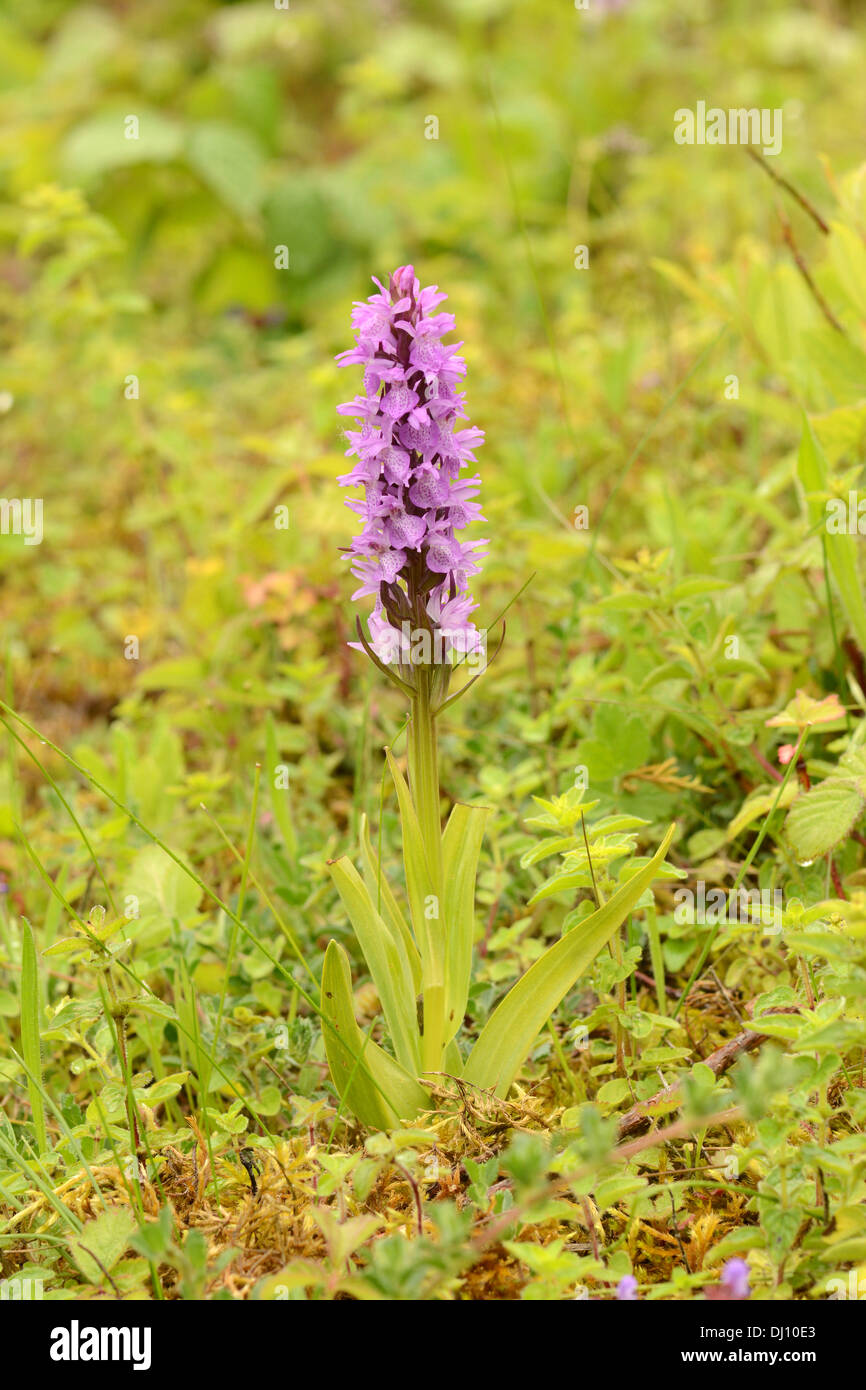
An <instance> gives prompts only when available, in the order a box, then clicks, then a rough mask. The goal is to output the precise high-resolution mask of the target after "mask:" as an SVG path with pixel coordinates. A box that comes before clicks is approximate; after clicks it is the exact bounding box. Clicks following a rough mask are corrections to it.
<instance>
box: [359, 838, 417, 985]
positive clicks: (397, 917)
mask: <svg viewBox="0 0 866 1390" xmlns="http://www.w3.org/2000/svg"><path fill="white" fill-rule="evenodd" d="M361 868H362V870H363V874H364V882H365V883H366V885H367V892H368V893H369V894H370V901H371V902H372V903H373V905H374V907H375V908H376V910H377V911H378V912H381V914H382V916H383V917H384V919H385V921H386V922H387V923H388V925H389V926H390V928H391V935H392V936H393V937H394V939H395V940H397V941H402V943H403V950H404V952H405V954H406V959H407V960H408V962H409V969H410V970H411V971H412V984H413V987H414V990H415V993H416V995H417V994H418V993H420V990H421V957H420V956H419V954H418V947H417V946H416V945H415V941H414V939H413V937H412V933H411V932H410V930H409V928H408V926H407V925H406V919H405V917H404V916H403V913H402V912H401V911H400V908H399V907H398V905H397V900H396V898H395V897H394V894H393V893H392V892H391V886H390V884H389V883H388V880H387V879H386V877H385V875H384V873H382V871H381V868H380V866H379V859H378V856H377V854H376V852H375V850H374V849H373V846H372V844H371V843H370V827H369V825H368V823H367V817H366V816H362V817H361Z"/></svg>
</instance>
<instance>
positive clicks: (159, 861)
mask: <svg viewBox="0 0 866 1390" xmlns="http://www.w3.org/2000/svg"><path fill="white" fill-rule="evenodd" d="M125 892H126V894H127V895H128V896H130V897H134V898H137V899H138V911H139V916H140V917H150V916H163V917H164V918H165V919H166V920H167V921H169V922H171V921H178V922H183V921H185V920H186V919H187V918H188V917H192V916H193V914H194V913H195V911H196V909H197V908H198V904H199V899H200V897H201V890H200V889H199V887H198V885H197V884H196V883H195V882H194V881H193V880H192V879H191V878H190V877H189V875H188V874H186V873H184V871H183V869H182V868H181V867H180V865H179V864H176V863H175V862H174V860H173V859H171V858H170V857H169V855H167V854H166V853H165V851H164V850H163V849H160V847H159V845H147V846H146V847H145V848H144V849H141V850H139V851H138V853H137V854H136V856H135V858H134V859H133V861H132V865H131V867H130V870H129V877H128V879H127V884H126V889H125Z"/></svg>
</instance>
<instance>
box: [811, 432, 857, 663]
mask: <svg viewBox="0 0 866 1390" xmlns="http://www.w3.org/2000/svg"><path fill="white" fill-rule="evenodd" d="M797 472H798V475H799V478H800V482H801V483H802V485H803V489H804V491H805V492H806V495H807V506H808V509H809V520H810V522H811V524H812V526H816V527H819V528H820V532H821V534H822V535H823V537H824V541H825V544H826V547H827V561H828V564H829V566H830V572H831V574H832V575H833V579H834V582H835V584H836V588H837V589H838V591H839V596H840V598H841V600H842V605H843V607H844V609H845V612H846V614H847V616H848V621H849V623H850V624H851V627H852V629H853V631H854V635H855V637H856V638H857V642H858V645H859V647H860V649H861V651H866V605H864V602H863V589H862V587H861V584H860V575H859V572H858V569H857V537H856V536H849V535H845V534H833V533H831V532H829V531H827V529H826V525H825V520H826V518H825V512H824V498H823V494H824V493H826V491H827V488H828V469H827V460H826V459H825V458H824V454H823V452H822V450H821V446H820V444H819V443H818V440H817V439H816V437H815V432H814V430H813V429H812V426H811V424H810V422H809V419H808V417H804V421H803V437H802V440H801V442H800V453H799V456H798V459H797Z"/></svg>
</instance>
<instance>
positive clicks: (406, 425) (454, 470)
mask: <svg viewBox="0 0 866 1390" xmlns="http://www.w3.org/2000/svg"><path fill="white" fill-rule="evenodd" d="M373 283H374V284H375V285H376V287H377V292H376V293H375V294H372V295H370V297H369V299H367V300H364V301H359V302H357V303H355V305H354V307H353V310H352V326H353V329H354V333H355V338H356V343H355V346H354V347H352V348H350V349H349V350H348V351H346V352H342V353H340V354H339V356H338V357H337V359H336V360H337V362H338V364H339V365H340V366H342V367H348V366H361V367H363V369H364V382H363V393H362V394H359V395H357V396H355V397H354V398H353V399H352V400H351V401H347V402H346V403H345V404H343V405H340V406H338V407H337V410H338V413H339V414H340V415H343V416H348V417H350V418H352V419H354V420H355V421H356V422H357V424H358V425H359V428H357V429H354V430H348V431H347V433H346V437H347V440H348V443H349V448H348V449H347V451H346V453H347V456H348V457H350V458H353V459H354V460H355V463H354V465H353V467H352V468H351V470H350V471H349V472H347V473H344V474H342V475H341V476H340V477H339V478H338V479H337V481H338V482H339V483H340V485H341V486H342V487H363V489H364V496H363V498H362V499H357V498H353V499H350V500H349V501H348V502H347V505H348V506H349V507H351V508H352V510H353V511H355V512H356V513H357V514H358V515H359V517H360V518H361V521H362V529H361V531H360V532H359V533H358V535H356V536H355V537H354V539H353V540H352V542H351V544H350V545H349V546H348V547H347V551H346V553H347V556H348V558H349V561H350V564H351V568H352V573H353V575H354V576H355V578H356V579H358V580H359V581H360V587H359V588H358V589H356V591H355V593H354V594H353V595H352V597H353V599H357V598H362V597H366V596H374V597H375V599H376V603H375V607H374V611H373V614H372V615H371V617H370V620H369V632H370V637H371V640H372V641H373V646H374V650H375V649H376V648H377V647H380V646H384V645H385V644H386V643H387V644H389V645H390V646H391V647H392V649H397V650H400V643H401V641H402V639H401V636H400V632H399V624H398V623H397V622H396V621H395V620H397V619H398V618H399V617H400V616H401V615H402V614H403V613H404V612H406V613H410V614H412V615H413V617H414V618H416V619H418V620H420V622H421V623H422V624H423V625H424V626H427V627H429V628H430V629H431V630H437V631H440V630H441V631H442V632H443V633H444V634H445V637H446V643H447V647H448V649H450V650H453V651H457V652H464V653H465V652H467V651H471V650H473V649H474V647H475V646H476V644H477V641H478V636H479V635H478V633H477V631H476V629H475V626H474V624H473V623H472V622H471V621H470V619H469V613H470V612H471V611H472V610H473V609H474V607H475V604H474V603H473V602H472V599H471V596H470V594H469V592H468V583H469V580H470V578H471V576H472V575H474V574H477V573H478V571H479V570H480V568H481V563H480V562H481V558H482V556H483V554H484V553H485V551H484V547H485V546H486V544H487V542H486V541H483V540H474V541H465V540H460V539H459V538H458V534H457V533H458V532H462V531H464V530H465V529H466V527H467V526H469V525H471V524H472V523H473V522H475V521H478V520H483V517H482V513H481V507H480V504H479V503H478V502H477V501H475V500H474V499H475V498H476V496H477V494H478V492H479V490H480V485H481V479H480V477H479V476H477V475H476V476H474V477H471V478H461V476H460V475H461V473H462V471H463V470H464V469H466V468H468V467H469V465H470V464H474V463H475V462H476V458H475V450H476V449H477V448H478V447H479V445H481V444H482V443H483V442H484V433H483V431H482V430H480V429H477V428H475V427H474V426H466V427H461V428H457V425H458V422H460V421H462V420H465V419H466V411H465V408H464V396H463V393H462V391H460V390H458V389H457V388H458V385H459V383H460V382H461V381H462V379H463V377H464V376H465V375H466V363H465V360H464V359H463V358H462V357H461V356H460V355H459V351H458V349H459V348H461V347H462V346H463V344H462V343H459V342H458V343H447V342H445V341H444V339H445V338H446V337H447V336H448V335H449V334H451V333H453V331H454V327H455V320H454V316H453V314H449V313H446V312H437V311H438V310H439V305H440V304H442V303H443V301H444V300H445V299H446V298H447V296H446V295H445V294H444V293H443V292H442V291H441V290H440V289H439V287H438V286H437V285H427V286H425V287H423V288H422V286H421V283H420V281H419V279H418V278H417V276H416V275H415V271H414V268H413V267H412V266H411V265H404V266H400V267H398V269H397V270H395V271H394V273H393V275H391V276H390V277H389V279H388V283H387V285H386V284H383V283H382V282H381V281H379V280H377V279H376V278H375V277H373ZM443 615H444V617H443ZM446 618H447V623H446V621H445V619H446ZM352 645H357V644H354V643H353V644H352Z"/></svg>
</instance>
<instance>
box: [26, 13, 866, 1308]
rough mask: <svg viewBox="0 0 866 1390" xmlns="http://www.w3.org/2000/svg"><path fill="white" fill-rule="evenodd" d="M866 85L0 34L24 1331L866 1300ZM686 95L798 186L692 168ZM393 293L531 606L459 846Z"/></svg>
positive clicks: (574, 49)
mask: <svg viewBox="0 0 866 1390" xmlns="http://www.w3.org/2000/svg"><path fill="white" fill-rule="evenodd" d="M864 42H866V16H864V15H863V13H862V9H861V7H860V6H858V5H857V4H855V3H854V2H853V0H851V3H844V0H822V3H820V4H814V5H811V6H809V7H805V6H804V7H802V8H797V7H796V6H794V5H792V4H790V3H784V2H783V0H766V3H764V4H763V5H761V6H756V5H755V4H754V3H751V2H750V3H746V0H621V3H613V0H607V2H606V3H603V0H590V3H589V5H588V8H586V9H581V8H578V7H577V6H572V5H571V4H569V3H567V0H562V3H557V4H550V5H546V6H536V5H528V4H525V3H521V0H442V2H441V3H440V4H438V5H436V6H430V5H429V4H426V3H421V0H351V3H349V0H316V3H315V4H314V3H305V2H304V0H291V4H290V5H288V6H286V7H285V8H282V7H280V6H279V5H275V4H273V3H267V2H266V0H261V3H240V4H227V5H222V4H218V3H216V0H171V3H169V0H148V3H147V4H144V5H138V6H128V5H123V4H121V3H119V0H104V2H103V3H93V4H91V5H76V4H73V3H69V0H26V3H25V0H11V2H10V3H7V5H6V6H5V7H4V9H3V11H2V13H0V348H2V352H0V631H2V668H0V677H2V684H0V697H2V702H0V718H2V729H0V1092H2V1096H3V1107H2V1115H0V1284H2V1285H3V1287H4V1289H7V1290H8V1289H9V1288H12V1287H18V1286H23V1285H24V1283H25V1281H28V1280H30V1281H33V1280H38V1281H41V1284H40V1287H41V1288H42V1289H43V1290H44V1296H45V1297H46V1298H48V1299H78V1300H90V1299H100V1298H109V1299H118V1298H120V1299H142V1298H144V1299H160V1300H161V1299H179V1298H185V1299H216V1298H231V1299H244V1298H249V1299H264V1300H268V1299H283V1298H288V1299H291V1300H305V1299H331V1298H343V1297H349V1298H356V1299H430V1300H441V1299H449V1300H450V1299H461V1300H475V1299H478V1300H483V1299H519V1298H522V1299H543V1300H561V1299H573V1298H582V1297H586V1298H589V1299H597V1300H608V1299H614V1298H616V1297H617V1296H619V1297H620V1298H623V1299H626V1298H631V1297H632V1296H633V1295H636V1296H637V1297H638V1298H641V1299H660V1300H702V1299H704V1298H707V1297H710V1298H713V1297H719V1296H722V1297H732V1296H736V1297H742V1296H744V1294H743V1280H744V1279H745V1277H746V1273H747V1276H748V1291H749V1296H750V1297H751V1298H752V1300H787V1299H802V1300H814V1299H824V1298H828V1297H831V1296H837V1297H840V1296H849V1295H848V1294H846V1293H845V1290H849V1289H850V1288H854V1289H855V1290H856V1289H857V1288H860V1287H863V1285H861V1284H860V1283H859V1282H858V1281H859V1280H860V1278H861V1270H862V1273H863V1277H864V1278H866V1268H864V1266H866V1181H864V1170H866V1140H864V1125H866V1081H864V1065H866V1015H864V999H866V893H864V882H866V877H864V875H866V859H864V846H866V829H864V825H863V815H864V810H866V743H864V730H866V724H864V714H866V693H864V691H866V604H864V597H863V588H862V573H863V567H864V563H866V561H864V558H863V556H862V554H861V547H862V545H863V540H862V537H863V535H864V534H866V505H864V503H866V492H863V494H862V500H861V494H860V493H859V492H858V488H862V487H863V446H864V441H866V166H864V165H863V164H862V162H861V161H862V155H863V150H862V85H863V84H862V68H863V59H864ZM699 102H704V103H706V105H707V106H709V107H714V106H718V107H719V108H722V109H723V110H724V111H725V112H727V110H728V108H755V109H756V110H757V111H759V112H760V111H764V112H767V113H770V114H772V113H778V115H779V119H780V121H781V126H780V127H779V128H780V130H781V132H782V138H781V146H780V148H779V150H778V151H770V152H768V153H762V145H761V142H760V141H758V142H757V144H756V145H755V147H754V148H753V149H752V152H751V157H749V150H748V149H746V148H744V147H743V146H742V145H735V144H730V143H718V142H717V143H706V142H705V143H694V144H687V143H679V141H678V140H677V139H675V129H676V126H677V119H676V117H677V113H678V112H681V111H683V110H689V111H690V110H694V109H696V108H697V106H698V103H699ZM409 263H411V264H413V265H414V266H415V267H416V271H417V273H418V274H419V276H420V277H421V280H422V283H423V284H425V285H426V284H435V283H438V284H440V285H441V286H442V287H443V288H445V289H446V290H447V292H448V294H449V306H448V307H449V308H450V309H451V310H453V312H454V313H455V314H456V316H457V322H458V329H459V337H460V338H461V339H463V340H464V341H465V347H464V348H463V352H464V353H465V356H466V358H467V362H468V367H469V374H468V382H467V389H468V394H469V403H470V406H471V415H472V420H473V423H476V424H478V425H479V426H481V427H482V428H483V429H484V430H485V432H486V436H487V440H486V444H485V446H484V449H483V453H482V455H481V457H480V460H479V469H480V471H481V473H482V476H483V497H482V500H483V504H484V513H485V516H486V518H487V521H486V523H483V524H479V526H478V527H477V528H476V530H477V533H478V534H484V535H486V536H489V537H490V547H489V550H490V553H489V557H488V558H487V559H486V560H485V562H484V568H483V571H482V573H481V574H480V575H478V576H475V577H474V580H473V585H472V587H473V592H474V594H475V596H476V598H477V599H478V600H479V602H480V605H481V606H480V609H479V612H478V614H477V615H476V616H477V619H478V622H479V624H480V625H483V626H486V627H489V628H490V630H491V632H495V633H496V634H497V637H498V634H499V631H500V627H499V618H500V616H501V615H502V614H503V613H506V611H507V633H506V636H505V641H504V644H503V646H502V649H501V651H500V652H499V653H498V655H497V656H496V660H495V662H493V663H492V664H491V666H490V669H489V670H488V671H486V672H485V673H484V674H483V676H482V677H481V679H479V680H478V681H476V682H475V683H474V684H473V686H472V688H471V690H469V691H467V692H466V694H465V696H464V697H463V698H461V699H460V700H459V701H458V702H456V703H454V704H453V705H450V706H449V707H448V709H447V710H444V711H443V713H442V715H441V716H440V717H439V719H438V720H437V723H438V774H439V779H440V786H441V803H440V805H439V807H438V812H440V813H441V824H442V826H443V828H444V826H445V825H446V820H447V816H448V815H449V814H450V813H451V812H452V808H454V807H455V806H457V807H458V810H457V811H456V812H455V813H454V817H455V818H454V819H453V820H452V822H450V823H449V829H448V830H445V831H444V836H443V838H442V843H441V846H440V845H439V842H438V837H435V838H436V841H437V848H436V851H435V853H436V854H437V855H439V854H440V853H441V855H442V856H443V858H442V860H441V862H438V863H437V864H435V865H432V860H430V861H429V862H426V861H425V855H429V854H432V853H433V851H432V850H431V849H430V846H431V844H432V840H431V834H430V827H431V825H433V826H434V827H435V824H436V820H437V807H436V804H435V801H436V793H435V786H436V783H435V778H433V776H432V774H431V776H430V777H429V778H428V779H427V782H426V784H425V790H424V797H423V798H422V799H423V805H421V804H420V800H419V793H418V785H419V782H420V781H421V778H420V777H419V775H418V774H417V758H418V754H417V752H416V754H415V757H416V771H415V774H414V776H413V767H412V765H411V764H412V757H411V756H409V757H407V739H406V702H405V700H404V699H403V697H402V695H401V692H400V691H399V690H396V689H394V688H393V687H392V685H390V684H389V683H388V681H387V680H386V679H385V678H384V676H383V674H382V672H381V671H380V670H378V669H376V667H375V666H374V665H373V664H372V663H371V662H370V661H369V660H367V658H366V656H365V655H364V654H363V652H360V651H357V650H353V649H352V648H351V647H350V646H349V645H348V644H349V642H350V641H352V640H354V638H355V629H354V622H355V614H356V612H357V611H359V607H358V605H357V604H353V603H352V602H351V601H350V594H351V593H352V590H353V588H354V587H355V586H354V584H353V582H352V580H351V578H350V576H349V574H348V567H347V566H346V564H345V562H344V560H343V558H341V555H340V548H341V547H345V546H346V545H347V544H348V542H349V539H350V537H351V535H352V534H353V530H354V529H355V521H354V518H353V516H352V514H351V513H350V512H349V511H347V510H346V509H345V508H344V507H343V506H342V501H343V498H344V496H345V494H344V493H343V492H342V491H341V489H340V488H339V487H338V486H337V483H336V481H335V479H336V477H337V475H338V474H341V473H343V472H345V471H346V461H345V459H344V450H345V447H346V442H345V439H344V436H343V428H344V425H345V423H346V422H345V420H343V419H341V418H340V417H338V416H337V414H336V413H335V412H336V406H337V404H338V403H339V402H340V401H343V400H344V399H345V398H346V396H347V394H348V393H349V392H347V384H346V377H347V376H348V373H342V374H341V373H340V372H339V370H338V368H337V366H336V364H335V362H334V357H335V354H337V353H338V352H340V351H342V350H344V349H345V348H346V347H347V346H348V344H349V342H350V335H349V310H350V305H351V302H352V301H353V300H359V299H363V298H364V297H365V296H366V295H367V294H368V293H370V290H371V286H370V276H371V275H378V276H383V275H384V276H387V275H388V273H389V272H390V271H392V270H393V268H394V267H395V266H399V265H405V264H409ZM353 370H354V369H353ZM354 389H357V384H356V383H354V384H353V385H352V387H350V388H349V390H350V391H351V390H354ZM365 604H367V605H370V601H369V600H364V601H363V602H362V603H361V605H360V608H361V610H363V609H364V605H365ZM464 679H465V677H464V675H463V674H462V673H460V672H458V673H456V674H455V677H454V681H455V688H459V687H460V685H461V684H462V682H463V681H464ZM386 748H387V749H388V750H389V753H388V757H387V759H386V755H385V752H384V751H383V750H385V749H386ZM411 751H412V750H411V749H409V750H408V752H409V754H411ZM389 764H390V767H389ZM407 777H408V780H409V782H410V783H412V782H413V781H414V784H415V785H414V787H413V788H412V793H410V790H409V789H408V787H407V782H406V780H405V779H406V778H407ZM412 794H414V796H415V804H413V800H412ZM419 806H420V814H419V815H416V812H418V811H419ZM461 808H462V809H461ZM481 808H484V811H483V812H482V810H481ZM671 827H673V829H672V832H670V828H671ZM464 840H465V842H466V844H467V845H468V846H469V848H468V849H467V851H466V853H465V854H464V852H463V850H462V848H461V846H462V844H463V842H464ZM470 842H471V843H470ZM425 847H426V848H425ZM476 858H477V872H476V869H475V859H476ZM470 860H471V864H470V862H469V861H470ZM431 865H432V867H431ZM428 869H429V871H430V874H431V875H432V878H431V883H432V884H433V886H434V887H435V888H436V892H435V893H432V892H430V891H428V890H430V887H431V883H428V881H427V877H426V876H427V874H428ZM473 890H474V891H473ZM440 892H441V895H442V897H443V900H444V902H445V914H446V918H447V921H448V922H451V921H452V920H453V921H458V920H459V923H460V927H459V932H460V934H459V937H458V936H455V935H452V936H448V934H447V932H444V934H442V936H441V939H438V938H437V939H435V940H434V934H433V932H432V929H431V937H430V942H431V943H432V944H430V949H429V951H428V952H427V954H426V955H425V946H424V942H423V941H421V940H419V939H418V932H419V923H423V920H424V904H425V902H426V901H427V899H428V898H430V897H433V898H436V897H437V894H439V893H440ZM410 923H414V924H415V938H414V940H413V937H412V933H411V930H410V925H409V924H410ZM443 931H444V929H443ZM330 943H336V944H330ZM383 943H384V944H383ZM418 948H420V953H419V949H418ZM437 952H438V954H437ZM551 953H552V954H551ZM422 957H423V959H422ZM416 966H417V969H416ZM512 989H515V993H514V994H513V995H509V991H511V990H512ZM437 990H438V991H439V994H437V993H436V991H437ZM425 991H426V1001H425V997H424V996H425ZM416 993H417V995H418V1000H417V1005H416V1000H415V997H414V996H415V994H416ZM509 1000H510V1002H508V1001H509ZM434 1002H435V1007H436V1009H437V1010H438V1013H437V1014H436V1033H435V1036H434V1035H433V1025H432V1023H431V1019H432V1018H433V1016H434V1013H433V1005H434ZM425 1004H426V1008H425ZM449 1010H450V1012H449ZM461 1011H462V1013H461ZM425 1017H426V1032H425ZM397 1058H399V1059H401V1060H400V1061H399V1062H398V1061H397V1060H396V1059H397ZM740 1261H744V1262H745V1265H746V1266H747V1267H748V1268H747V1271H746V1270H745V1269H744V1267H743V1266H741V1265H740V1264H739V1262H740ZM732 1262H736V1264H733V1263H732ZM725 1271H728V1272H727V1274H726V1273H725ZM632 1281H634V1283H632ZM839 1290H842V1291H843V1292H842V1293H841V1294H840V1292H839Z"/></svg>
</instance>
